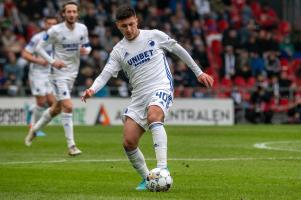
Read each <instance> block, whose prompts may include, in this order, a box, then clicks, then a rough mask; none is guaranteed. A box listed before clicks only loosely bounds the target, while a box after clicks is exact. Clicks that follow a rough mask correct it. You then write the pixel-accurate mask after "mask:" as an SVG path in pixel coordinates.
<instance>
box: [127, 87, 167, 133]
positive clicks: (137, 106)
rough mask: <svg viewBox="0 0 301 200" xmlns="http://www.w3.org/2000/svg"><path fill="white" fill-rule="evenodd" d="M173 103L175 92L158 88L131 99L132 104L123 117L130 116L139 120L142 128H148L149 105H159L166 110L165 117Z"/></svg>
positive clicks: (136, 120)
mask: <svg viewBox="0 0 301 200" xmlns="http://www.w3.org/2000/svg"><path fill="white" fill-rule="evenodd" d="M172 103H173V93H172V92H171V91H170V90H157V91H155V92H153V93H150V94H147V95H145V96H137V97H134V98H132V99H131V103H130V105H129V106H128V107H127V108H126V109H125V112H124V113H123V119H125V116H128V117H130V118H132V119H133V120H134V121H135V122H137V123H138V124H139V125H140V126H141V127H142V128H144V129H145V130H147V129H148V123H147V110H148V107H149V106H152V105H156V106H159V107H160V108H161V109H162V110H163V112H164V117H166V116H167V114H168V110H169V108H170V107H171V106H172Z"/></svg>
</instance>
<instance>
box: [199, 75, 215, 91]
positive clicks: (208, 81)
mask: <svg viewBox="0 0 301 200" xmlns="http://www.w3.org/2000/svg"><path fill="white" fill-rule="evenodd" d="M198 81H199V82H200V83H202V84H204V85H205V86H206V87H207V88H210V87H212V85H213V82H214V80H213V78H212V77H211V76H210V75H208V74H206V73H202V74H201V75H200V76H199V77H198Z"/></svg>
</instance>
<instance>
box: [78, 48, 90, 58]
mask: <svg viewBox="0 0 301 200" xmlns="http://www.w3.org/2000/svg"><path fill="white" fill-rule="evenodd" d="M79 53H80V55H82V56H85V55H89V53H90V52H89V51H88V50H87V49H86V48H84V47H81V48H80V50H79Z"/></svg>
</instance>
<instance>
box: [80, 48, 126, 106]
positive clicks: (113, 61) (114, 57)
mask: <svg viewBox="0 0 301 200" xmlns="http://www.w3.org/2000/svg"><path fill="white" fill-rule="evenodd" d="M120 70H121V66H120V62H119V59H118V54H117V52H116V51H115V50H113V51H112V52H111V54H110V58H109V59H108V62H107V63H106V65H105V67H104V69H103V71H102V72H101V74H100V75H99V76H98V77H97V78H96V79H95V81H94V82H93V84H92V86H91V87H90V88H89V89H86V90H85V92H84V94H83V96H82V97H81V100H82V101H83V102H86V99H88V98H90V97H92V96H93V95H94V94H95V93H97V92H98V91H99V90H100V89H101V88H103V87H104V86H105V85H106V83H107V82H108V81H109V80H110V78H111V77H112V76H113V77H117V75H118V72H119V71H120Z"/></svg>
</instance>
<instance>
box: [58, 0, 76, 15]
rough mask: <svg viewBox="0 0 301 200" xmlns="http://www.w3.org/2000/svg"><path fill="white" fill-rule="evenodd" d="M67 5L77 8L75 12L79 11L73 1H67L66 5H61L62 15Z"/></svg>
mask: <svg viewBox="0 0 301 200" xmlns="http://www.w3.org/2000/svg"><path fill="white" fill-rule="evenodd" d="M67 5H75V6H76V7H77V11H79V5H78V4H77V3H76V2H75V1H67V2H66V3H64V4H63V7H62V13H64V12H65V10H66V6H67Z"/></svg>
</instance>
